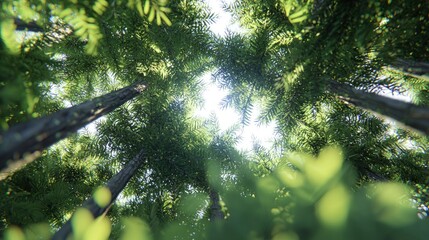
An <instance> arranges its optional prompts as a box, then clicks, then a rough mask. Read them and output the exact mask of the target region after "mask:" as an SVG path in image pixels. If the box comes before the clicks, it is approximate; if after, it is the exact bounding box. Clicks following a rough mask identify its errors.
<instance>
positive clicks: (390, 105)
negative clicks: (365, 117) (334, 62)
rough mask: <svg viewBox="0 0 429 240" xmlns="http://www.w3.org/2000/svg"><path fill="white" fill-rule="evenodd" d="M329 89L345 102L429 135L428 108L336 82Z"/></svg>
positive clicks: (331, 82)
mask: <svg viewBox="0 0 429 240" xmlns="http://www.w3.org/2000/svg"><path fill="white" fill-rule="evenodd" d="M328 87H329V90H330V91H332V92H333V93H335V94H337V95H339V96H340V97H341V98H342V100H343V101H345V102H348V103H350V104H353V105H354V106H356V107H360V108H364V109H367V110H371V111H373V112H375V113H378V114H381V115H384V116H387V117H390V118H392V119H395V120H396V121H398V122H400V123H402V124H404V125H406V126H408V127H410V128H413V129H415V130H417V131H420V132H423V133H425V134H429V108H428V107H423V106H417V105H415V104H412V103H407V102H403V101H399V100H396V99H392V98H388V97H384V96H380V95H377V94H374V93H367V92H364V91H362V90H358V89H355V88H353V87H351V86H349V85H346V84H341V83H338V82H335V81H330V82H329V85H328Z"/></svg>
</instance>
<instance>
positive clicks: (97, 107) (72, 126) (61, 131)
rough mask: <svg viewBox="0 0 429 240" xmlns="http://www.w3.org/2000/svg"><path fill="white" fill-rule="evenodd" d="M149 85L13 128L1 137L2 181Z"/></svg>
mask: <svg viewBox="0 0 429 240" xmlns="http://www.w3.org/2000/svg"><path fill="white" fill-rule="evenodd" d="M145 88H146V86H145V85H144V84H143V83H142V82H136V83H134V84H132V85H130V86H128V87H125V88H122V89H120V90H117V91H114V92H111V93H108V94H106V95H103V96H101V97H97V98H94V99H92V100H90V101H87V102H84V103H81V104H79V105H76V106H74V107H70V108H67V109H63V110H60V111H58V112H56V113H53V114H51V115H49V116H45V117H41V118H36V119H33V120H30V121H29V122H26V123H22V124H18V125H15V126H13V127H11V128H10V129H9V130H8V131H7V132H5V133H1V134H0V180H1V179H3V178H5V177H6V176H7V174H8V173H11V172H13V171H15V170H16V169H18V168H20V167H22V166H23V165H24V164H26V163H28V162H31V161H33V160H34V159H35V158H37V157H38V156H39V155H40V153H41V151H42V150H43V149H45V148H47V147H49V146H51V145H52V144H54V143H56V142H58V141H59V140H61V139H63V138H65V137H67V136H68V135H70V134H72V133H74V132H76V131H77V130H78V129H79V128H81V127H83V126H85V125H87V124H88V123H90V122H92V121H94V120H96V119H97V118H99V117H101V116H103V115H105V114H107V113H109V112H111V111H113V110H114V109H116V108H117V107H119V106H121V105H122V104H124V103H125V102H126V101H128V100H130V99H132V98H134V97H135V96H137V95H138V94H140V93H141V92H142V91H143V90H144V89H145Z"/></svg>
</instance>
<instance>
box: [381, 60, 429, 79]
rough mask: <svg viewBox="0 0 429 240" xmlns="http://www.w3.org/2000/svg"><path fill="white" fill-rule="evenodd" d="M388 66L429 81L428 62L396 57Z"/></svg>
mask: <svg viewBox="0 0 429 240" xmlns="http://www.w3.org/2000/svg"><path fill="white" fill-rule="evenodd" d="M389 67H390V68H392V69H394V70H397V71H401V72H403V73H404V74H405V75H409V76H412V77H415V78H420V79H423V80H426V81H429V63H425V62H416V61H410V60H403V59H396V61H395V62H394V63H393V64H391V65H390V66H389Z"/></svg>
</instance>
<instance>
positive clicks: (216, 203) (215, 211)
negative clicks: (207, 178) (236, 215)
mask: <svg viewBox="0 0 429 240" xmlns="http://www.w3.org/2000/svg"><path fill="white" fill-rule="evenodd" d="M209 197H210V202H211V204H210V221H215V220H223V219H224V218H225V216H224V214H223V212H222V207H221V205H220V199H219V194H218V193H217V192H216V191H214V190H213V189H210V191H209Z"/></svg>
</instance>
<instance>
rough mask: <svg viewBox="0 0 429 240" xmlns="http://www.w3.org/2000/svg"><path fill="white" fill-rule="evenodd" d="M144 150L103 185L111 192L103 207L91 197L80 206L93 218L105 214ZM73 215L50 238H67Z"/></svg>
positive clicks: (140, 160)
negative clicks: (108, 200) (107, 201)
mask: <svg viewBox="0 0 429 240" xmlns="http://www.w3.org/2000/svg"><path fill="white" fill-rule="evenodd" d="M144 155H145V153H144V150H141V151H140V152H139V154H137V156H135V157H134V159H133V160H131V161H130V162H128V163H127V164H126V165H125V167H124V168H122V170H121V171H120V172H119V173H117V174H116V175H115V176H113V177H112V178H111V179H110V180H109V181H108V182H107V184H106V186H105V187H107V188H108V189H109V190H110V192H111V194H112V195H111V196H112V197H111V199H110V202H109V204H107V206H105V207H100V206H99V205H98V204H97V203H96V202H95V200H94V198H93V197H91V198H89V199H88V200H86V201H85V202H84V203H83V205H82V207H83V208H86V209H88V210H89V211H90V212H91V214H92V216H93V217H94V219H95V218H97V217H99V216H101V215H103V214H105V213H106V212H107V211H108V210H109V209H110V206H111V205H112V204H113V203H114V202H115V200H116V198H117V197H118V195H119V193H121V192H122V190H123V189H124V188H125V186H126V185H127V183H128V182H129V181H130V179H131V177H132V176H133V175H134V174H135V173H136V171H137V170H138V169H139V167H140V166H141V164H142V163H143V162H144V161H143V159H144ZM72 218H73V216H72V217H71V218H70V219H69V220H68V221H67V222H66V223H65V224H64V225H63V226H62V227H61V229H60V230H58V232H56V233H55V235H54V236H53V238H52V239H54V240H57V239H67V238H68V237H69V235H70V234H71V233H72V231H73V229H72V224H71V219H72Z"/></svg>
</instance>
